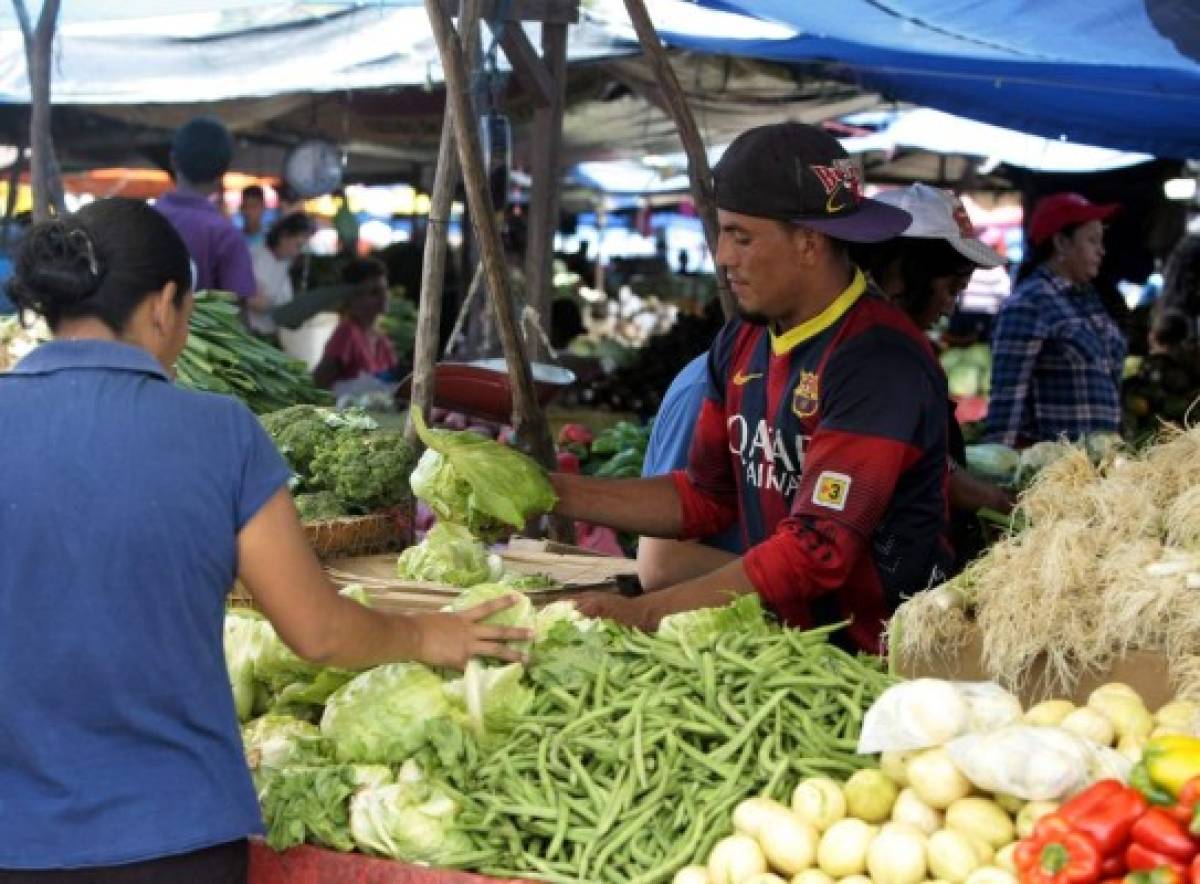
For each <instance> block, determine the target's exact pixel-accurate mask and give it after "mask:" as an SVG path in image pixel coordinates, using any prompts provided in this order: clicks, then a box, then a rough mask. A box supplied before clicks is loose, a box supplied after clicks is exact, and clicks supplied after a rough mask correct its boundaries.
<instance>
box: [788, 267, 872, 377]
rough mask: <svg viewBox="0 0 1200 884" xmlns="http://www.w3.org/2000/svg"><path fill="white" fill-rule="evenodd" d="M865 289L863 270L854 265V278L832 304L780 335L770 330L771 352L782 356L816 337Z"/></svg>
mask: <svg viewBox="0 0 1200 884" xmlns="http://www.w3.org/2000/svg"><path fill="white" fill-rule="evenodd" d="M866 290H867V279H866V277H865V276H863V272H862V271H861V270H859V269H858V268H857V267H855V268H854V278H853V279H852V280H850V285H848V286H846V290H845V291H843V292H842V293H841V294H840V295H838V296H837V298H836V299H834V301H833V303H832V304H830V305H829V306H828V307H826V308H825V309H824V310H822V311H821V312H820V313H818V314H817V315H816V316H814V317H813V318H812V319H809V320H807V321H805V322H802V323H800V324H799V325H797V326H795V327H794V328H790V329H788V330H787V331H785V332H784V333H783V334H781V335H777V334H775V332H774V330H771V352H772V353H774V354H775V355H776V356H783V355H785V354H786V353H787V352H788V351H790V350H791V349H792V348H793V347H795V346H796V345H797V344H802V343H804V342H805V341H807V340H809V339H810V338H814V337H816V336H817V335H819V334H820V333H821V332H823V331H825V329H827V328H829V326H831V325H833V324H834V323H835V322H837V321H838V320H839V319H841V318H842V317H843V316H845V315H846V312H847V311H848V310H849V309H850V308H851V307H853V306H854V302H855V301H857V300H858V299H859V298H860V297H862V294H863V292H865V291H866Z"/></svg>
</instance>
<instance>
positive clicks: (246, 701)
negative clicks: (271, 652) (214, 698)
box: [223, 608, 274, 721]
mask: <svg viewBox="0 0 1200 884" xmlns="http://www.w3.org/2000/svg"><path fill="white" fill-rule="evenodd" d="M223 635H224V647H225V668H226V669H227V670H228V671H229V685H230V687H231V688H232V689H233V703H234V707H235V708H236V709H237V716H238V720H239V721H247V720H249V718H250V716H252V715H253V714H254V695H255V687H256V684H255V678H254V667H255V662H256V661H257V660H258V658H259V656H260V655H261V654H262V650H263V648H264V647H265V646H266V644H267V643H268V642H269V641H270V639H271V636H273V635H274V630H272V629H271V624H269V623H267V621H266V620H264V619H263V618H262V616H261V615H259V614H256V613H254V612H253V611H244V610H241V609H237V608H234V609H231V610H230V611H228V612H227V613H226V615H225V628H224V633H223Z"/></svg>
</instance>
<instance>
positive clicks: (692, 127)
mask: <svg viewBox="0 0 1200 884" xmlns="http://www.w3.org/2000/svg"><path fill="white" fill-rule="evenodd" d="M625 10H626V12H628V13H629V20H630V21H631V22H633V29H634V30H635V31H636V32H637V37H638V42H639V43H640V44H641V46H642V53H643V54H644V55H645V56H646V60H647V61H649V62H650V68H651V70H653V71H654V76H655V78H656V79H657V80H658V85H659V89H660V90H661V91H662V98H663V102H664V103H665V104H666V109H667V112H668V113H669V114H670V115H671V119H672V120H674V122H675V127H676V128H677V129H678V130H679V138H680V140H681V141H682V142H683V150H684V153H686V154H687V158H688V180H689V182H690V183H691V188H692V199H693V200H695V201H696V211H697V212H699V214H700V220H701V221H702V222H703V223H704V238H705V240H707V242H708V251H709V253H710V254H711V255H712V256H713V261H716V258H717V237H718V234H719V228H718V227H717V206H716V199H715V197H714V194H713V186H712V170H711V169H710V168H709V165H708V154H707V153H706V152H705V150H704V141H703V140H702V139H701V138H700V130H699V129H698V128H697V127H696V118H695V117H694V116H692V110H691V108H690V107H688V103H687V96H685V95H684V93H683V87H682V86H680V85H679V78H678V77H676V76H675V70H674V68H672V67H671V60H670V59H669V58H668V57H667V51H666V49H664V48H663V45H662V41H661V40H659V38H658V32H657V31H656V30H655V29H654V22H653V21H651V19H650V13H649V12H647V11H646V4H645V3H644V2H643V0H625ZM717 295H718V296H719V297H720V299H721V309H722V310H724V311H725V317H726V318H727V319H728V318H731V317H732V316H733V314H734V312H735V310H736V309H737V305H736V304H735V302H734V300H733V295H732V293H731V292H730V291H729V287H728V286H727V285H726V284H725V277H724V275H723V274H722V273H721V271H720V268H717Z"/></svg>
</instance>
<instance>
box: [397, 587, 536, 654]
mask: <svg viewBox="0 0 1200 884" xmlns="http://www.w3.org/2000/svg"><path fill="white" fill-rule="evenodd" d="M519 600H520V599H519V598H518V597H517V596H515V595H507V596H501V597H500V598H495V599H492V600H491V601H488V602H484V603H483V604H481V605H476V606H475V607H474V608H468V609H467V610H465V611H458V612H456V613H453V614H450V613H437V614H414V615H412V621H413V624H414V625H415V626H416V628H417V632H418V635H419V641H418V652H417V657H416V659H417V660H419V661H420V662H422V663H425V664H426V665H428V666H447V667H450V668H453V669H464V668H465V667H466V665H467V662H468V661H469V660H470V659H471V658H472V657H494V658H496V659H498V660H506V661H508V662H509V663H527V662H529V654H528V653H526V652H524V651H522V650H520V649H519V648H516V647H514V646H513V645H512V644H511V642H527V641H532V640H533V630H531V629H519V628H517V627H513V626H492V625H491V624H488V623H484V622H483V621H484V620H486V619H487V618H488V617H490V616H492V615H493V614H495V613H497V612H498V611H503V610H504V609H505V608H511V607H512V606H513V605H514V604H516V603H517V602H518V601H519Z"/></svg>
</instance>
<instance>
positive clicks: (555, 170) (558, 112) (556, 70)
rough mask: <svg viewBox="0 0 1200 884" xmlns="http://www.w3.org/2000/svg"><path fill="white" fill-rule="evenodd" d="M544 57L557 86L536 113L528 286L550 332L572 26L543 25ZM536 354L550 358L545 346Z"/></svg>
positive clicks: (536, 345)
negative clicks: (545, 103)
mask: <svg viewBox="0 0 1200 884" xmlns="http://www.w3.org/2000/svg"><path fill="white" fill-rule="evenodd" d="M542 53H543V60H544V64H545V67H546V68H547V72H548V76H549V77H550V80H551V82H552V83H553V91H552V93H551V94H550V99H551V100H550V103H549V104H548V105H547V106H545V107H540V108H538V109H536V110H535V111H534V114H533V139H532V143H531V146H530V162H529V173H530V176H531V178H532V179H533V184H532V188H531V189H530V193H529V227H528V232H529V236H528V238H527V241H528V245H527V247H526V252H525V286H526V290H527V291H528V293H529V303H530V305H531V306H532V307H533V309H534V310H536V311H537V314H538V317H539V318H540V320H541V322H542V325H543V328H546V329H549V328H550V303H551V301H552V300H553V297H554V291H553V289H554V233H555V231H556V230H557V229H558V206H559V190H560V187H559V184H560V181H561V179H562V170H561V168H560V165H561V163H562V123H563V109H564V107H565V105H566V89H567V86H566V84H567V26H566V25H542ZM529 343H530V349H531V350H532V351H533V352H535V353H538V354H539V355H549V354H544V350H545V347H544V346H543V345H542V343H541V341H530V342H529Z"/></svg>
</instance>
